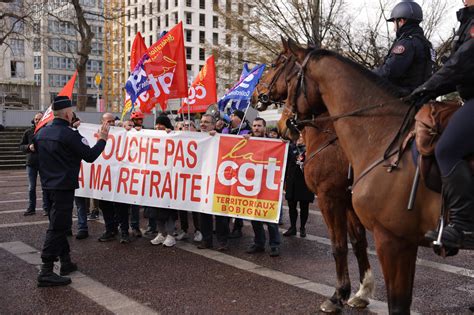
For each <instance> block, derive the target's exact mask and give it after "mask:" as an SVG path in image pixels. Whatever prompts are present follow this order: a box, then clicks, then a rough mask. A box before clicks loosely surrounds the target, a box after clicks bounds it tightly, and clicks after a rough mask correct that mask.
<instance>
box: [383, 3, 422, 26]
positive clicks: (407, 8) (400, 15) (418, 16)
mask: <svg viewBox="0 0 474 315" xmlns="http://www.w3.org/2000/svg"><path fill="white" fill-rule="evenodd" d="M396 19H408V20H414V21H418V22H421V21H423V10H422V9H421V7H420V5H419V4H418V3H416V2H415V1H413V0H404V1H402V2H400V3H398V4H397V5H396V6H395V7H394V8H393V10H392V13H391V14H390V18H389V19H388V20H387V21H389V22H393V21H395V20H396Z"/></svg>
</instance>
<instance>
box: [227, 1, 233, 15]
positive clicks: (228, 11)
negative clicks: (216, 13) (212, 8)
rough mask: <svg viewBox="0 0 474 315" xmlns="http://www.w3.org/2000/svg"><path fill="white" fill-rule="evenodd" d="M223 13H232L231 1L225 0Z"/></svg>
mask: <svg viewBox="0 0 474 315" xmlns="http://www.w3.org/2000/svg"><path fill="white" fill-rule="evenodd" d="M225 12H227V13H230V12H232V1H231V0H225Z"/></svg>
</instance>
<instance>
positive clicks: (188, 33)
mask: <svg viewBox="0 0 474 315" xmlns="http://www.w3.org/2000/svg"><path fill="white" fill-rule="evenodd" d="M184 34H185V36H186V41H187V42H188V43H190V42H192V41H193V31H191V30H184Z"/></svg>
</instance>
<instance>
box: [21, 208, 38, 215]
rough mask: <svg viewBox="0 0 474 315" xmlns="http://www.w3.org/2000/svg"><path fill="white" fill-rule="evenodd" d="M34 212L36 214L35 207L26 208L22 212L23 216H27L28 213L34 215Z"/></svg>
mask: <svg viewBox="0 0 474 315" xmlns="http://www.w3.org/2000/svg"><path fill="white" fill-rule="evenodd" d="M35 214H36V211H35V209H27V210H26V211H25V212H24V213H23V215H24V216H25V217H27V216H29V215H35Z"/></svg>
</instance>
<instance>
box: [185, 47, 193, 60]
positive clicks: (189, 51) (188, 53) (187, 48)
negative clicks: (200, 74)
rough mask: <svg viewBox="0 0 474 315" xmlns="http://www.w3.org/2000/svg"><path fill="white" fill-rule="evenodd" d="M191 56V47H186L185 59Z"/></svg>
mask: <svg viewBox="0 0 474 315" xmlns="http://www.w3.org/2000/svg"><path fill="white" fill-rule="evenodd" d="M192 58H193V49H192V48H191V47H186V59H192Z"/></svg>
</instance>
